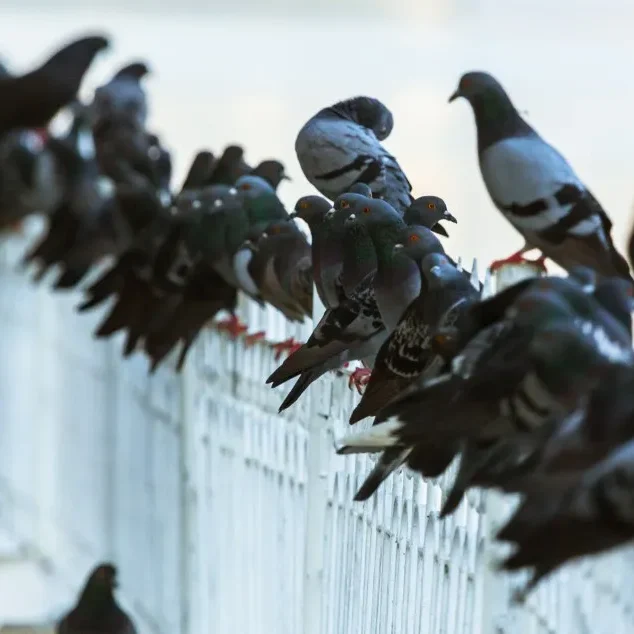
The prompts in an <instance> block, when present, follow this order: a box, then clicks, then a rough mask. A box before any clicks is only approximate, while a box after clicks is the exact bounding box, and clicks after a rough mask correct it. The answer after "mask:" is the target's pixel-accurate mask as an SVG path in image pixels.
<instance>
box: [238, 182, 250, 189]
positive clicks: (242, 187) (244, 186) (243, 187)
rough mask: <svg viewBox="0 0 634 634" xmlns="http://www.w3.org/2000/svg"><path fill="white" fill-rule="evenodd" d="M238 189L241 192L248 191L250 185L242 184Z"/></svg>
mask: <svg viewBox="0 0 634 634" xmlns="http://www.w3.org/2000/svg"><path fill="white" fill-rule="evenodd" d="M240 189H242V190H245V191H246V190H249V189H251V185H249V183H243V184H242V185H240Z"/></svg>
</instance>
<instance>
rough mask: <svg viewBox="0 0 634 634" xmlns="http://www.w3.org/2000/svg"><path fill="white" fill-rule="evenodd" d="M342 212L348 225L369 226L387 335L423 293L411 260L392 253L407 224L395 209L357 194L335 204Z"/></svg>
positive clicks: (375, 290) (342, 198)
mask: <svg viewBox="0 0 634 634" xmlns="http://www.w3.org/2000/svg"><path fill="white" fill-rule="evenodd" d="M334 208H335V210H336V211H341V210H343V211H344V213H345V215H346V216H347V217H346V221H345V222H346V224H347V225H352V224H363V225H365V226H366V227H367V229H368V233H369V234H370V237H371V239H372V242H373V244H374V247H375V251H376V256H377V271H376V275H375V276H374V281H373V287H374V293H375V297H376V302H377V306H378V307H379V311H380V313H381V318H382V320H383V323H384V324H385V327H386V329H387V331H388V333H390V332H392V331H393V330H394V329H395V328H396V325H397V324H398V322H399V320H400V318H401V315H402V314H403V312H404V310H405V309H406V308H407V306H409V304H410V303H411V301H412V300H413V299H414V298H415V297H416V296H418V293H419V292H420V273H419V270H418V267H417V265H416V264H415V263H414V261H413V260H411V259H410V258H408V257H406V256H403V255H400V254H398V253H396V254H395V253H394V252H393V248H394V245H395V244H396V242H397V241H398V239H399V237H400V235H401V232H402V230H403V229H404V228H405V226H406V225H405V222H404V221H403V219H402V217H401V216H400V215H399V214H398V213H397V212H396V210H395V209H394V208H393V207H392V206H391V205H389V204H388V203H386V202H385V201H383V200H378V199H368V198H366V197H365V196H359V195H358V194H343V195H341V196H339V197H338V198H337V199H336V200H335V203H334Z"/></svg>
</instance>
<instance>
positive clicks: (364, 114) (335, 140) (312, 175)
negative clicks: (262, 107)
mask: <svg viewBox="0 0 634 634" xmlns="http://www.w3.org/2000/svg"><path fill="white" fill-rule="evenodd" d="M393 127H394V118H393V116H392V113H391V112H390V111H389V110H388V109H387V108H386V106H385V105H383V104H382V103H381V102H380V101H379V100H378V99H373V98H372V97H355V98H353V99H347V100H345V101H340V102H338V103H336V104H334V105H332V106H330V107H328V108H324V109H322V110H320V111H319V112H318V113H317V114H316V115H315V116H313V117H312V118H311V119H309V120H308V122H307V123H306V124H305V125H304V126H303V127H302V129H301V130H300V131H299V134H298V135H297V139H296V141H295V152H296V154H297V158H298V160H299V164H300V166H301V168H302V171H303V172H304V175H305V176H306V178H307V179H308V181H309V182H310V183H311V184H312V185H314V186H315V187H316V188H317V189H318V190H319V192H320V193H321V194H322V195H323V196H325V197H326V198H328V199H330V200H334V199H335V198H337V196H339V195H341V194H343V193H344V192H348V191H350V187H351V186H353V185H354V184H355V183H365V184H367V185H369V186H370V188H371V190H372V193H373V195H374V197H378V198H383V199H384V200H386V201H387V202H388V203H390V204H391V205H392V206H393V207H394V208H395V209H396V210H398V211H399V212H401V213H402V212H404V211H405V209H407V207H409V205H410V203H411V202H412V195H411V193H410V192H411V190H412V186H411V184H410V182H409V181H408V180H407V177H406V176H405V174H404V173H403V170H402V169H401V167H400V166H399V164H398V162H397V161H396V159H395V158H394V157H393V156H391V155H390V154H389V153H388V152H387V151H386V150H385V148H384V147H383V145H382V144H381V141H384V140H385V139H386V138H387V137H388V136H389V135H390V133H391V132H392V128H393Z"/></svg>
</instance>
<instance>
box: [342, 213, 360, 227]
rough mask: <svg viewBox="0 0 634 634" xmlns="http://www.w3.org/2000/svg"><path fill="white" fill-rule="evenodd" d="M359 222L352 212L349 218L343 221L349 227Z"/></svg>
mask: <svg viewBox="0 0 634 634" xmlns="http://www.w3.org/2000/svg"><path fill="white" fill-rule="evenodd" d="M356 222H357V217H356V216H355V215H354V214H350V215H349V216H348V217H347V218H346V221H345V222H344V223H343V224H344V226H346V227H349V226H350V225H354V224H356Z"/></svg>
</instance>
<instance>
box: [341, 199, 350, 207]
mask: <svg viewBox="0 0 634 634" xmlns="http://www.w3.org/2000/svg"><path fill="white" fill-rule="evenodd" d="M339 206H340V207H341V209H348V207H350V203H349V202H348V201H347V200H340V201H339Z"/></svg>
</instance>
